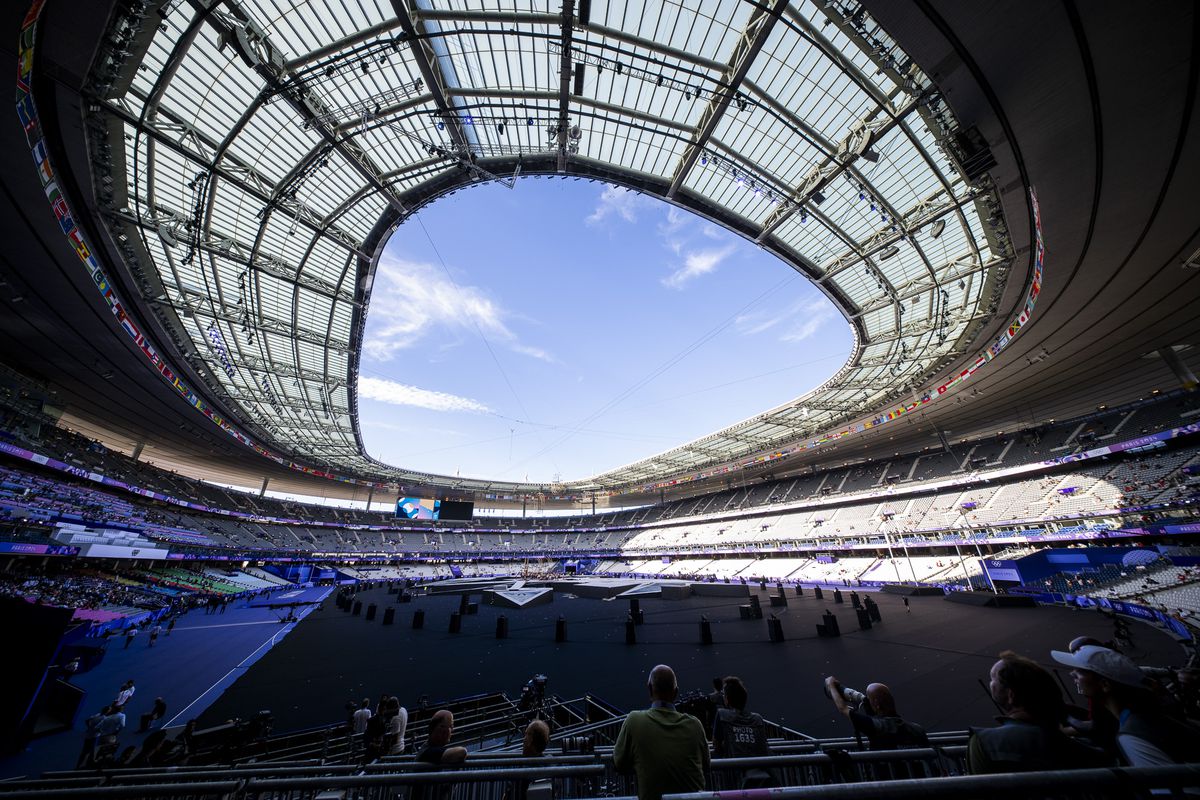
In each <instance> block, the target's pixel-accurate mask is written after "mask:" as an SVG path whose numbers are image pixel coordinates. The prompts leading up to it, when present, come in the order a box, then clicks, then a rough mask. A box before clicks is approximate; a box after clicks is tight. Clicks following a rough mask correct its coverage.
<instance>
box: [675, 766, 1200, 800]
mask: <svg viewBox="0 0 1200 800" xmlns="http://www.w3.org/2000/svg"><path fill="white" fill-rule="evenodd" d="M1197 786H1200V764H1178V765H1174V766H1168V767H1134V768H1128V769H1075V770H1053V771H1047V772H1010V773H1003V774H998V775H956V776H951V777H945V778H920V779H915V780H913V779H906V780H890V781H863V782H861V783H841V784H827V785H822V786H792V787H787V788H781V789H760V790H756V791H755V796H756V797H762V798H769V799H770V800H805V799H806V798H818V797H819V798H822V800H842V798H845V800H899V799H900V798H903V799H904V800H912V798H930V797H936V798H941V797H953V798H960V797H1002V798H1006V799H1008V800H1011V798H1014V797H1028V796H1037V795H1040V794H1042V793H1043V792H1053V793H1055V794H1060V793H1061V794H1063V795H1067V796H1069V795H1082V794H1085V793H1092V792H1097V791H1106V790H1116V791H1117V792H1119V793H1120V795H1122V796H1129V795H1132V794H1134V793H1135V791H1136V790H1150V789H1182V788H1184V787H1188V788H1192V787H1197ZM745 796H746V795H745V793H744V792H741V791H726V792H688V793H681V794H667V795H663V800H731V799H732V798H744V797H745Z"/></svg>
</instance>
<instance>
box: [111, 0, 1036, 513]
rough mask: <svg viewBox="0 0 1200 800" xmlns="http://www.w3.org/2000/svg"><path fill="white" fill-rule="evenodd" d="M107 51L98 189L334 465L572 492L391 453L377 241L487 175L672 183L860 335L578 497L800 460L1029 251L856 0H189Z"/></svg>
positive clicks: (167, 309) (250, 376)
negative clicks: (371, 449) (363, 376)
mask: <svg viewBox="0 0 1200 800" xmlns="http://www.w3.org/2000/svg"><path fill="white" fill-rule="evenodd" d="M128 5H129V4H125V6H126V7H128ZM105 41H106V48H105V50H104V51H103V52H101V54H100V55H99V57H98V58H97V60H96V62H95V64H94V67H93V70H92V74H91V75H90V79H89V80H90V87H91V91H92V92H93V94H94V95H95V97H96V101H95V102H94V103H93V104H92V105H91V106H90V108H89V122H90V124H91V125H93V126H94V127H95V130H96V131H97V132H98V134H99V135H96V136H94V137H92V140H93V155H94V161H95V162H96V167H97V170H98V171H97V181H96V187H97V201H98V203H99V205H100V207H101V209H102V213H103V214H104V216H105V218H106V221H107V223H108V224H109V227H110V230H111V231H112V232H113V234H114V235H115V236H116V238H117V239H118V240H121V241H123V242H127V244H126V246H125V247H123V257H124V258H125V261H126V265H127V267H128V269H129V270H130V272H131V274H132V275H133V276H134V278H135V280H136V282H137V283H138V284H139V285H140V287H141V289H142V293H143V299H144V300H146V301H147V302H149V303H152V304H153V305H154V307H155V309H156V313H157V315H158V316H159V319H160V321H162V322H163V323H164V324H165V325H166V326H167V328H168V330H170V331H171V332H172V335H173V336H177V337H178V338H179V339H180V340H182V341H185V342H187V343H189V344H190V347H188V348H187V350H188V351H190V354H191V355H192V359H193V361H192V364H193V367H195V368H196V369H197V372H198V374H200V375H201V377H202V378H203V379H204V380H205V381H206V383H207V384H208V389H209V390H210V391H211V392H212V393H213V395H214V397H217V398H220V399H221V400H222V401H223V402H224V403H225V404H226V406H227V407H229V408H230V409H231V410H234V411H236V412H240V414H241V416H242V420H243V422H244V423H245V424H246V426H247V427H248V428H249V429H250V431H251V432H252V433H253V434H254V435H256V436H258V437H259V438H260V439H261V440H262V441H264V442H267V443H271V444H273V445H274V446H275V447H277V448H278V449H280V450H281V451H282V452H287V453H289V454H290V455H291V456H292V457H294V458H296V459H297V460H300V461H304V462H307V463H310V464H318V465H322V466H324V467H325V468H327V469H329V470H331V471H334V472H339V473H343V474H349V475H355V476H362V477H365V478H367V479H369V480H373V481H381V480H382V481H394V482H397V483H408V484H414V483H432V484H437V485H442V486H447V487H459V488H464V489H475V490H479V489H486V488H501V487H503V488H506V489H514V490H517V491H530V490H544V489H546V488H548V487H545V486H543V485H541V484H538V485H533V484H519V483H502V482H493V481H487V480H477V479H462V478H451V477H447V476H437V475H429V474H426V473H421V472H419V471H414V470H409V469H404V468H400V467H395V466H389V465H384V464H381V463H379V462H376V461H374V460H373V459H371V458H370V457H369V456H367V455H366V453H365V450H364V448H363V446H362V440H361V437H360V435H359V431H358V424H357V411H356V397H355V390H356V384H357V367H358V363H357V360H358V353H359V351H360V349H361V344H362V335H363V326H364V321H365V312H366V308H367V303H368V301H369V297H370V289H371V282H372V277H373V270H374V266H375V262H376V258H377V256H378V254H379V252H380V251H381V249H382V246H383V244H384V243H385V242H386V239H387V237H388V235H390V233H391V231H392V230H394V229H395V227H396V226H397V225H398V224H400V223H401V222H402V221H403V220H404V219H406V218H407V217H408V216H409V215H410V214H412V213H413V212H414V211H415V210H416V209H419V208H420V207H421V206H422V205H423V204H425V203H428V202H431V201H432V200H434V199H437V198H439V197H442V196H444V195H446V194H447V193H450V192H453V191H455V190H456V189H458V188H461V187H463V186H468V185H471V184H473V183H477V182H481V181H495V180H502V181H506V182H511V181H514V180H515V178H516V177H518V176H520V175H536V174H547V175H560V176H586V177H589V178H596V179H600V180H605V181H610V182H614V183H618V184H622V185H625V186H629V187H632V188H635V189H638V190H640V191H643V192H647V193H650V194H654V195H656V196H659V197H661V198H663V199H665V200H668V201H669V202H673V203H675V204H677V205H679V206H682V207H686V208H689V209H691V210H693V211H695V212H696V213H699V214H701V215H704V216H706V217H708V218H710V219H712V220H713V221H715V222H717V223H719V224H722V225H725V226H727V227H729V228H730V229H732V230H735V231H737V232H739V233H741V234H742V235H743V236H745V237H747V238H748V239H751V240H753V241H755V242H756V243H758V244H759V245H761V246H762V247H764V248H766V249H768V250H770V251H772V252H774V253H775V254H777V255H778V256H779V257H780V258H781V259H782V260H783V261H784V262H785V263H787V264H789V265H790V266H791V267H792V268H794V269H796V270H797V271H799V272H801V273H803V274H804V275H806V276H807V277H809V278H810V279H811V280H813V281H814V282H815V283H816V285H817V286H819V287H820V288H821V289H822V290H823V291H824V292H825V293H826V295H827V296H828V297H829V298H830V299H831V300H832V301H833V302H834V303H835V304H836V305H837V306H838V308H839V309H840V310H841V311H842V312H843V313H844V314H845V316H846V318H847V320H848V321H849V323H850V324H851V326H852V328H853V331H854V335H855V345H854V348H853V352H852V353H851V356H850V358H849V360H848V361H847V363H846V364H845V365H844V366H843V368H842V369H841V370H840V371H839V372H838V373H837V374H836V375H835V376H834V377H833V378H831V379H830V380H829V381H827V382H826V383H825V384H824V385H823V386H821V387H818V388H817V389H815V390H813V391H812V392H809V393H808V394H807V395H806V396H805V397H803V398H798V399H797V400H796V401H794V402H792V403H789V404H787V405H785V406H782V407H780V408H777V409H773V410H770V411H767V412H765V413H763V414H761V415H758V416H756V417H755V418H753V419H751V420H746V421H743V422H740V423H738V424H737V425H734V426H732V427H731V428H729V429H726V430H724V431H719V432H716V433H714V434H712V435H710V436H707V437H704V438H703V439H701V440H698V441H696V442H692V443H689V444H685V445H682V446H680V447H677V448H675V449H672V450H670V451H668V452H666V453H662V454H659V455H656V456H653V457H651V458H648V459H645V460H643V461H639V462H637V463H635V464H630V465H628V466H625V467H622V468H620V469H616V470H613V471H610V472H608V473H605V474H603V475H599V476H595V477H593V478H591V479H588V480H582V481H577V482H575V483H573V484H569V487H570V488H574V489H586V490H617V489H621V488H628V487H632V486H636V485H638V484H642V483H645V482H646V481H651V480H655V479H660V478H662V477H664V476H667V475H673V474H678V473H681V472H684V471H688V470H697V469H702V468H704V467H706V466H711V465H713V464H716V463H720V462H723V461H728V460H730V459H734V458H738V457H744V456H746V455H748V454H753V453H758V452H763V451H770V450H771V449H773V448H778V447H781V446H783V445H785V444H787V443H788V442H793V441H796V440H797V439H799V438H801V437H804V436H808V435H811V434H813V433H814V432H817V431H820V430H823V429H828V428H829V427H831V426H834V425H836V424H837V423H838V422H840V421H843V420H845V419H847V418H849V417H851V416H855V415H858V414H861V413H863V412H864V411H867V410H869V409H871V408H877V407H879V406H881V405H882V404H883V403H885V402H888V401H889V400H891V399H894V398H895V397H898V396H901V395H904V394H907V393H909V392H911V391H913V390H915V389H917V388H920V386H921V385H922V384H923V382H925V381H927V380H929V379H930V378H931V377H932V376H933V374H934V373H935V372H936V371H938V370H940V369H943V368H945V367H946V366H948V365H949V364H951V363H953V362H954V361H956V360H959V359H961V358H962V357H963V356H964V355H967V354H968V353H969V352H970V349H971V347H972V346H977V340H978V338H979V335H980V333H981V331H982V329H983V327H984V326H985V325H986V323H987V322H988V321H989V320H990V319H991V317H992V316H993V315H994V314H995V313H996V312H997V311H998V303H999V300H1000V296H1001V293H1002V291H1003V289H1004V285H1005V281H1006V277H1007V274H1008V270H1009V268H1010V267H1011V266H1012V263H1013V258H1014V253H1013V248H1012V245H1011V243H1010V241H1009V239H1008V236H1007V232H1006V228H1005V223H1004V220H1003V215H1002V213H1001V212H1000V204H999V200H998V197H997V195H996V192H995V190H994V189H993V188H992V187H991V186H990V185H989V182H988V180H987V178H986V174H985V173H986V168H987V167H988V166H989V165H988V164H987V163H986V158H987V154H986V148H985V149H984V151H983V155H982V158H983V159H984V162H985V163H983V164H982V165H981V164H979V159H980V158H981V155H980V153H979V152H973V153H967V152H964V150H963V147H962V146H961V143H962V141H963V138H962V136H955V134H956V133H959V131H958V130H957V125H956V123H955V121H954V120H953V118H952V117H951V114H950V112H949V110H948V109H947V107H946V105H945V103H944V102H943V100H942V98H941V97H940V96H939V94H938V92H937V90H936V88H935V87H934V86H933V85H932V84H931V83H930V82H929V80H928V78H927V77H926V76H925V75H924V74H923V73H922V72H921V70H920V69H919V68H917V67H916V65H914V64H913V63H912V62H911V60H910V59H909V58H908V57H907V56H906V55H905V54H904V53H903V52H902V51H901V50H900V49H899V48H898V47H897V46H896V44H895V43H894V42H893V41H892V40H891V39H890V38H889V37H888V36H887V35H886V33H884V32H883V31H882V30H881V29H880V28H879V26H878V25H876V24H875V23H874V22H873V21H872V20H871V18H870V17H869V16H868V15H867V14H866V13H865V11H864V10H863V9H861V8H860V7H858V6H857V5H855V4H853V3H848V2H842V1H841V0H838V1H837V2H833V3H830V4H826V5H823V6H822V5H814V4H812V3H809V2H789V0H773V2H770V3H767V4H760V3H751V2H743V1H742V0H713V1H712V2H707V3H704V4H702V7H701V8H700V9H699V10H697V9H693V8H690V7H687V8H685V7H682V6H680V5H677V4H674V3H670V2H666V0H659V1H658V2H649V3H642V2H639V3H628V4H625V3H623V2H620V1H619V0H614V1H613V2H599V1H598V0H597V2H590V0H579V2H578V5H577V4H576V3H575V2H574V0H566V2H565V3H564V4H563V6H562V8H561V9H555V10H550V11H548V10H546V9H544V8H538V7H535V6H534V5H533V4H531V3H529V2H522V1H521V0H517V1H516V2H513V0H504V2H503V3H502V5H501V6H493V5H491V4H489V5H488V6H487V7H484V8H481V7H480V4H479V3H474V2H468V1H467V0H391V2H382V0H379V1H377V2H375V3H367V4H344V3H340V2H336V1H335V0H302V1H301V2H288V3H283V2H280V1H279V0H226V2H217V0H191V2H179V0H172V1H171V2H167V3H165V4H158V3H148V4H147V5H146V6H145V8H144V9H143V10H141V11H135V12H130V13H129V14H128V15H127V16H118V17H116V18H114V19H113V20H112V21H111V25H110V30H109V32H108V35H107V37H106V40H105ZM972 159H974V162H973V161H972ZM964 164H965V165H966V166H964ZM968 174H969V175H970V177H968ZM105 178H111V182H108V181H106V180H105ZM510 185H511V183H510ZM122 237H125V238H122ZM559 488H561V487H559Z"/></svg>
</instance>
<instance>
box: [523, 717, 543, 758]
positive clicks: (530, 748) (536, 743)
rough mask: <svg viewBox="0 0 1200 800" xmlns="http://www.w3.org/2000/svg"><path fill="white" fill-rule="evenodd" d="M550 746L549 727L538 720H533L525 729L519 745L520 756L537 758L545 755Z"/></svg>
mask: <svg viewBox="0 0 1200 800" xmlns="http://www.w3.org/2000/svg"><path fill="white" fill-rule="evenodd" d="M549 744H550V726H549V725H547V724H546V723H545V722H543V721H542V720H540V719H535V720H534V721H533V722H531V723H529V725H527V726H526V727H525V736H524V739H523V740H522V743H521V755H524V756H530V757H537V756H540V755H544V754H545V753H546V746H547V745H549Z"/></svg>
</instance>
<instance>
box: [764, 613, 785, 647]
mask: <svg viewBox="0 0 1200 800" xmlns="http://www.w3.org/2000/svg"><path fill="white" fill-rule="evenodd" d="M767 639H769V640H770V641H772V642H782V641H783V623H782V622H781V621H780V620H779V618H778V617H776V616H775V615H774V614H772V615H771V618H770V619H768V620H767Z"/></svg>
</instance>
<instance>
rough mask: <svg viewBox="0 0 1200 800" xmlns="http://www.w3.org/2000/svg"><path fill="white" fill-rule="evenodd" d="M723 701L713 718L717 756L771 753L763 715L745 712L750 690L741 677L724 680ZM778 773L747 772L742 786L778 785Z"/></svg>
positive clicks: (740, 756) (737, 756)
mask: <svg viewBox="0 0 1200 800" xmlns="http://www.w3.org/2000/svg"><path fill="white" fill-rule="evenodd" d="M722 694H723V695H724V703H723V704H722V705H723V707H722V708H718V709H717V718H716V719H715V720H714V721H713V732H712V746H713V755H714V756H716V757H717V758H747V757H751V756H766V755H770V750H769V749H768V748H767V726H766V723H764V722H763V718H762V717H761V716H760V715H758V714H754V713H750V712H747V711H746V701H747V700H749V697H750V696H749V693H748V692H747V691H746V684H744V683H742V679H741V678H737V677H734V676H732V675H730V676H729V677H728V678H725V680H724V681H723V682H722ZM777 783H778V781H777V778H776V776H774V775H772V774H771V773H770V772H767V771H766V770H763V769H751V770H747V771H746V775H745V777H744V778H743V779H742V788H743V789H766V788H768V787H771V786H775V785H777Z"/></svg>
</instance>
